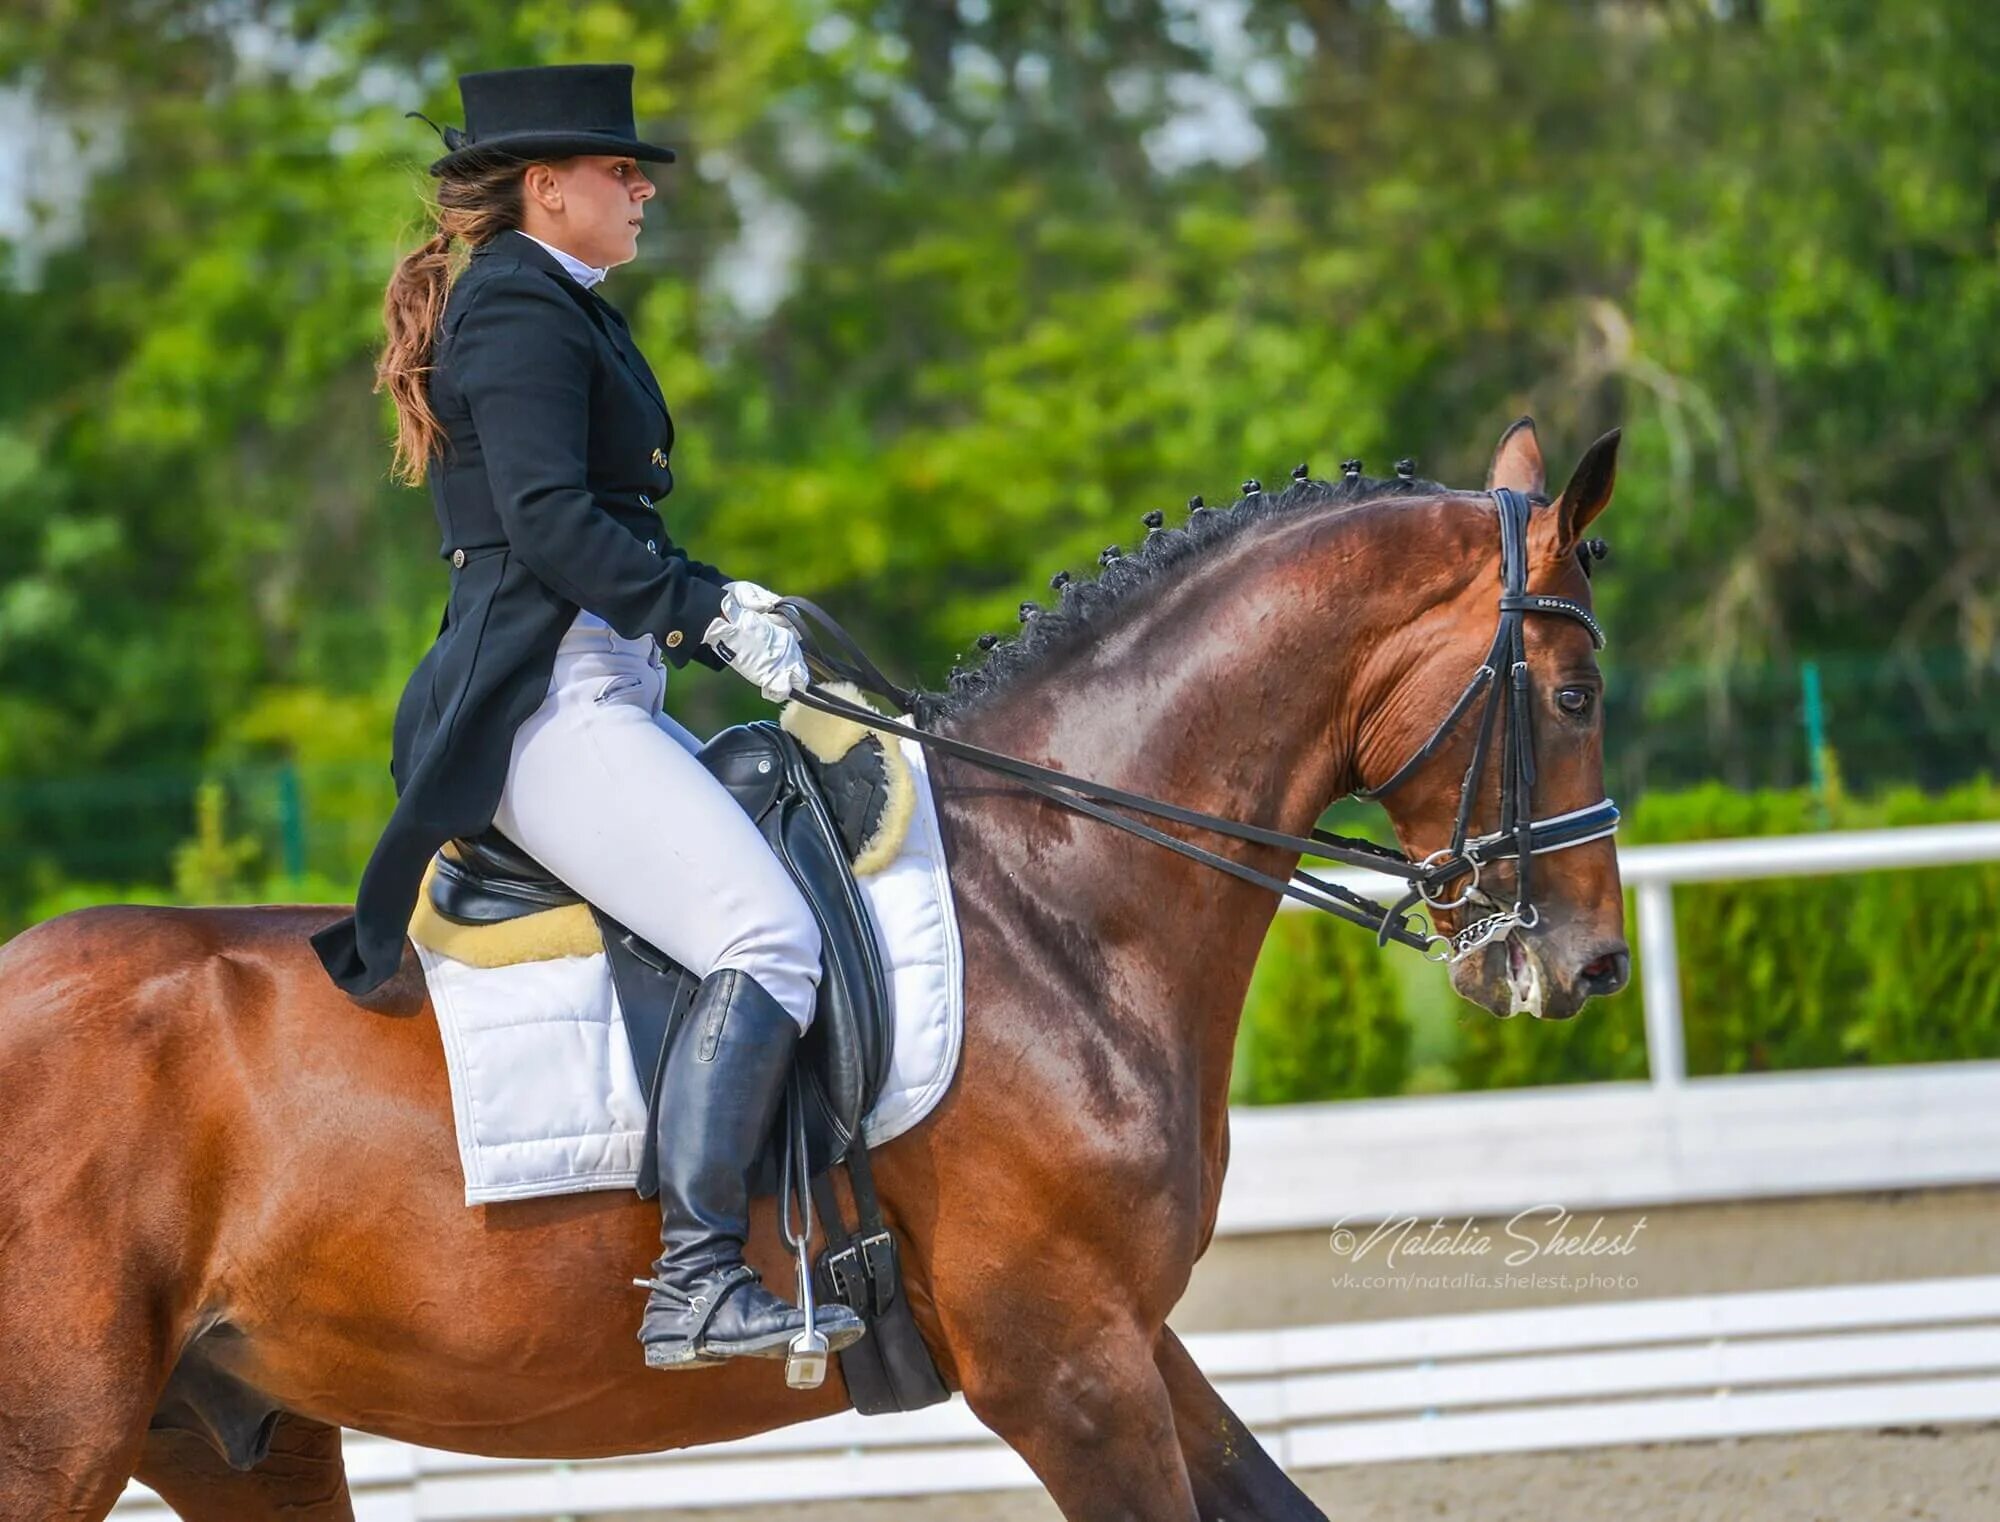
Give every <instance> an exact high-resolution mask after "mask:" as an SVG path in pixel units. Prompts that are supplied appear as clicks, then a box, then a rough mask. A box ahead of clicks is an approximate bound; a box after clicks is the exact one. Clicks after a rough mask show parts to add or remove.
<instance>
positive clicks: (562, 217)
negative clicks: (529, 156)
mask: <svg viewBox="0 0 2000 1522" xmlns="http://www.w3.org/2000/svg"><path fill="white" fill-rule="evenodd" d="M656 188H657V187H656V186H655V185H654V184H653V182H652V181H651V180H650V179H648V178H647V177H646V172H645V170H643V169H641V168H640V167H639V161H638V160H637V159H634V158H627V157H622V156H618V155H614V154H580V155H578V156H577V157H575V158H572V159H566V160H563V161H561V162H559V163H549V164H545V165H535V166H531V168H530V170H529V178H528V181H527V184H526V186H525V191H526V194H525V196H524V203H525V205H524V210H525V211H526V212H527V216H528V223H527V231H529V232H532V233H534V234H535V236H536V237H539V238H543V239H544V240H545V241H547V242H549V243H553V244H554V245H555V246H556V247H558V248H560V249H562V250H563V251H564V252H566V253H570V254H574V255H575V256H576V257H577V258H579V259H581V260H582V261H583V262H584V263H585V264H589V265H594V266H596V267H597V268H599V269H607V268H609V267H610V266H612V265H615V264H625V263H627V262H629V261H630V260H631V259H633V258H634V257H635V256H636V255H637V254H638V252H639V228H640V224H641V223H642V221H643V220H644V217H645V209H646V202H648V201H650V200H651V199H652V198H653V194H654V191H655V190H656ZM538 222H539V223H540V224H541V225H542V226H543V227H546V228H547V229H548V231H547V232H543V231H541V230H539V229H538V228H537V226H536V225H535V224H536V223H538Z"/></svg>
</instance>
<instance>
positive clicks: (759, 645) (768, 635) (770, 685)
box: [701, 581, 812, 703]
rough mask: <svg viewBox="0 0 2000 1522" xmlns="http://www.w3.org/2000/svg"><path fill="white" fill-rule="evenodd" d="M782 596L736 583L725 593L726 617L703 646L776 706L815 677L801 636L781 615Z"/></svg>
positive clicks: (708, 631)
mask: <svg viewBox="0 0 2000 1522" xmlns="http://www.w3.org/2000/svg"><path fill="white" fill-rule="evenodd" d="M777 606H778V596H777V594H776V593H775V592H771V591H768V590H766V589H765V588H763V587H760V586H758V585H757V583H756V582H754V581H732V582H729V583H727V584H725V585H724V587H723V589H722V613H721V615H720V616H719V617H717V618H716V619H714V620H713V621H712V622H711V623H710V624H709V626H708V628H707V629H706V630H705V631H704V632H703V634H702V636H701V638H702V643H703V644H705V645H708V646H710V647H711V648H713V649H714V650H715V652H716V653H717V654H718V655H720V656H721V657H722V658H723V659H724V660H725V661H727V662H728V663H729V667H730V669H731V670H732V671H734V672H736V673H737V674H738V675H739V676H742V677H744V678H745V679H746V680H748V681H750V682H753V683H755V684H756V687H757V690H758V691H760V692H761V693H763V694H764V696H765V697H767V698H769V699H770V700H771V701H772V702H773V703H782V702H784V700H785V699H786V698H788V697H790V696H791V695H792V694H793V693H794V692H796V691H799V690H800V689H801V688H804V687H807V686H809V685H811V682H812V671H811V670H810V668H808V667H807V665H806V658H805V652H804V650H803V649H802V648H801V647H800V645H799V636H798V631H797V630H796V629H794V628H793V627H792V626H791V624H790V623H789V622H788V621H787V620H786V619H785V618H784V616H783V615H781V614H779V613H778V612H777V611H775V610H776V609H777Z"/></svg>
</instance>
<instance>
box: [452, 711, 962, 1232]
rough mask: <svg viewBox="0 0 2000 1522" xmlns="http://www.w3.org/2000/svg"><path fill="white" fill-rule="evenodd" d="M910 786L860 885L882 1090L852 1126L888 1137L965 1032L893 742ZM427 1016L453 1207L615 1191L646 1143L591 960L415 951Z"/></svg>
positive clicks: (919, 784)
mask: <svg viewBox="0 0 2000 1522" xmlns="http://www.w3.org/2000/svg"><path fill="white" fill-rule="evenodd" d="M896 743H897V744H899V745H901V746H902V747H903V754H904V755H905V756H907V757H908V758H909V762H910V768H911V771H912V773H913V774H914V780H915V782H916V791H917V798H916V808H915V811H914V814H913V816H912V818H911V820H910V829H909V835H908V837H907V838H906V840H905V841H904V844H903V849H902V851H901V852H900V854H898V856H897V857H896V859H895V860H894V861H893V862H891V863H890V864H889V865H888V866H887V867H884V868H883V869H882V870H881V871H880V872H876V873H873V874H871V875H869V876H867V877H864V878H861V879H860V882H861V886H862V889H863V891H864V894H865V896H866V898H867V900H868V906H869V909H870V910H871V911H872V913H873V917H874V921H875V936H876V941H877V944H878V945H880V947H881V948H882V955H883V966H884V967H885V968H887V969H888V970H889V974H890V976H889V996H890V1002H891V1004H892V1005H893V1007H894V1014H895V1052H894V1058H893V1060H892V1062H891V1063H890V1067H889V1077H888V1082H887V1083H886V1084H885V1085H884V1087H883V1090H882V1095H881V1097H880V1098H879V1099H878V1100H877V1101H876V1104H875V1108H874V1109H872V1110H871V1111H869V1112H868V1116H867V1118H866V1120H865V1121H864V1122H863V1126H862V1134H863V1135H864V1136H866V1137H867V1139H868V1144H869V1145H870V1146H876V1145H879V1144H880V1143H882V1142H886V1141H888V1140H890V1139H891V1138H892V1137H896V1136H900V1135H902V1133H903V1132H905V1131H907V1130H909V1129H910V1127H912V1126H914V1125H916V1124H917V1122H918V1121H920V1120H922V1119H923V1118H924V1117H925V1116H926V1115H928V1114H929V1113H930V1112H931V1110H932V1109H933V1108H934V1107H935V1106H936V1104H937V1102H938V1101H939V1100H940V1099H942V1098H943V1097H944V1093H945V1090H946V1089H947V1088H949V1087H950V1086H951V1078H952V1074H953V1073H954V1072H955V1071H956V1070H957V1067H958V1051H959V1045H960V1041H961V1039H962V1037H963V1034H964V1030H965V976H964V963H963V959H962V956H961V952H960V947H959V939H958V918H957V915H956V913H955V912H954V910H953V907H952V900H951V880H950V877H949V875H948V873H947V872H946V869H945V858H944V846H943V842H942V840H941V838H940V836H939V834H938V824H937V811H936V808H935V805H934V803H933V800H932V798H931V787H930V775H929V773H928V771H927V770H926V769H925V766H924V753H923V748H922V747H921V746H919V745H917V744H916V743H915V742H914V741H910V740H899V741H897V742H896ZM417 955H418V956H419V958H421V960H422V962H423V967H424V977H425V979H426V980H427V981H428V983H429V985H430V994H431V1004H432V1006H433V1007H434V1008H435V1009H436V1011H437V1021H438V1034H439V1036H440V1037H441V1038H442V1039H443V1042H444V1052H445V1065H446V1067H447V1068H448V1069H449V1070H450V1072H451V1100H452V1116H453V1119H454V1121H455V1123H456V1125H457V1129H458V1156H459V1161H460V1162H461V1163H462V1164H463V1165H464V1167H465V1203H466V1204H468V1205H484V1204H488V1203H491V1202H493V1201H496V1200H524V1199H532V1198H534V1197H536V1196H538V1195H545V1194H573V1193H576V1192H578V1191H581V1190H585V1189H630V1188H631V1187H632V1186H633V1183H634V1181H635V1180H636V1179H637V1178H638V1173H639V1160H640V1158H641V1157H642V1156H643V1155H644V1149H645V1148H646V1147H647V1146H649V1145H650V1144H651V1140H650V1138H649V1137H648V1136H647V1135H646V1129H645V1127H646V1106H645V1101H644V1098H643V1096H642V1093H641V1090H640V1087H639V1078H638V1074H637V1072H636V1071H635V1070H634V1068H633V1063H632V1049H631V1047H630V1045H629V1044H628V1043H627V1041H626V1037H625V1022H624V1020H623V1018H622V1017H621V1016H620V1014H619V1010H618V995H617V993H616V992H615V991H614V990H613V988H612V986H611V966H610V962H609V960H608V959H607V958H606V957H605V955H604V953H603V952H598V953H596V954H595V955H592V956H577V957H556V958H553V959H551V960H549V961H545V962H523V963H520V964H518V965H516V966H512V967H473V966H470V965H468V964H467V963H464V962H460V961H457V960H455V959H453V958H451V957H446V956H441V955H439V954H438V953H436V952H434V951H430V950H427V949H425V948H423V947H419V948H418V949H417Z"/></svg>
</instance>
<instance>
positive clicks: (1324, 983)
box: [1230, 914, 1410, 1104]
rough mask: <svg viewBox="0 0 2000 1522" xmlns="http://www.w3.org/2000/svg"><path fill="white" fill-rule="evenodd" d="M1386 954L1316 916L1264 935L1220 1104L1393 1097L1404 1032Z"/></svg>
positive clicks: (1405, 1077) (1402, 1075) (1399, 1086)
mask: <svg viewBox="0 0 2000 1522" xmlns="http://www.w3.org/2000/svg"><path fill="white" fill-rule="evenodd" d="M1390 955H1401V951H1400V949H1399V948H1392V951H1391V952H1389V953H1384V952H1382V951H1379V950H1377V949H1376V947H1375V944H1374V941H1373V940H1372V939H1371V938H1370V937H1369V936H1368V935H1367V934H1366V933H1364V932H1363V931H1361V930H1358V929H1356V928H1354V927H1352V926H1348V925H1338V924H1335V923H1333V922H1332V921H1330V920H1326V919H1323V918H1321V917H1320V916H1319V915H1316V914H1283V915H1280V916H1279V917H1278V919H1277V920H1276V921H1275V922H1274V923H1273V924H1272V926H1271V933H1270V935H1269V937H1268V938H1266V940H1265V942H1264V951H1263V955H1262V956H1260V957H1259V958H1258V960H1257V970H1256V973H1255V974H1254V975H1253V976H1252V977H1251V980H1250V995H1249V998H1248V999H1247V1000H1246V1001H1245V1003H1244V1006H1243V1024H1242V1027H1241V1029H1240V1030H1239V1032H1238V1035H1237V1056H1236V1066H1235V1068H1234V1069H1233V1070H1232V1071H1231V1073H1230V1097H1231V1098H1233V1099H1235V1100H1238V1101H1240V1102H1243V1103H1248V1104H1289V1103H1293V1102H1295V1101H1299V1100H1307V1099H1360V1098H1365V1097H1368V1096H1370V1095H1377V1094H1400V1093H1402V1092H1403V1090H1404V1089H1405V1088H1406V1087H1407V1086H1408V1083H1409V1078H1410V1024H1409V1022H1408V1021H1407V1020H1406V1019H1405V1018H1404V1017H1403V1011H1402V1001H1401V998H1400V996H1399V990H1398V988H1397V985H1396V980H1395V976H1394V968H1393V966H1392V964H1391V962H1390V960H1389V958H1390Z"/></svg>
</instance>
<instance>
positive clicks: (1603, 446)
mask: <svg viewBox="0 0 2000 1522" xmlns="http://www.w3.org/2000/svg"><path fill="white" fill-rule="evenodd" d="M1618 438H1619V430H1618V429H1616V428H1614V429H1612V430H1611V431H1610V432H1609V433H1607V434H1606V435H1605V436H1604V437H1603V438H1601V439H1599V440H1598V441H1597V442H1596V443H1595V444H1592V445H1591V446H1590V448H1588V449H1586V450H1585V451H1584V452H1583V458H1582V459H1581V460H1579V461H1577V465H1576V469H1575V471H1573V472H1572V473H1571V475H1570V478H1569V485H1567V486H1565V487H1564V488H1563V490H1562V495H1561V496H1560V497H1558V498H1557V499H1556V546H1557V550H1558V552H1559V553H1560V554H1564V555H1567V554H1568V553H1569V552H1570V551H1571V550H1573V549H1575V548H1576V542H1577V540H1579V539H1581V538H1582V537H1583V531H1584V530H1585V529H1587V528H1589V527H1590V523H1591V520H1592V519H1593V518H1595V517H1596V516H1597V515H1598V514H1599V513H1601V512H1603V511H1604V504H1605V503H1607V502H1609V501H1610V500H1611V487H1612V483H1613V482H1614V481H1615V480H1616V479H1617V476H1618Z"/></svg>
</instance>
